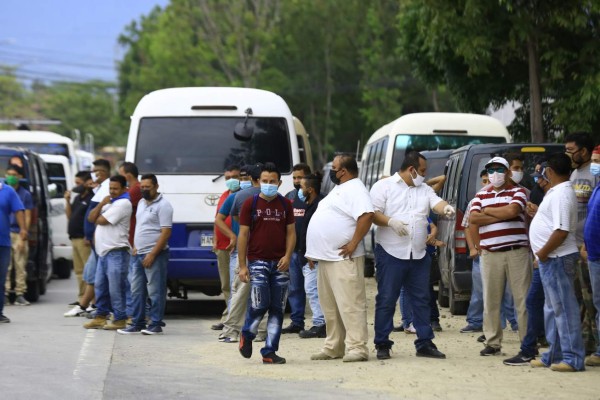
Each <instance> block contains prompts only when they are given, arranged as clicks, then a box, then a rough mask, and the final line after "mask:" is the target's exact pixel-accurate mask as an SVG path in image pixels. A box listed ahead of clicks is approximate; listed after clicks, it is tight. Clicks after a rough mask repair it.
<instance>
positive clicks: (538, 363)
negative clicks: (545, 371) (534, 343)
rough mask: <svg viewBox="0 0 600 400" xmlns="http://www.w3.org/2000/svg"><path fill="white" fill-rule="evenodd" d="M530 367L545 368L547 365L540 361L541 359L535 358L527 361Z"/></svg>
mask: <svg viewBox="0 0 600 400" xmlns="http://www.w3.org/2000/svg"><path fill="white" fill-rule="evenodd" d="M529 365H530V366H531V368H547V367H548V366H547V365H546V364H544V363H543V362H542V360H536V359H535V358H534V359H533V360H531V361H530V362H529Z"/></svg>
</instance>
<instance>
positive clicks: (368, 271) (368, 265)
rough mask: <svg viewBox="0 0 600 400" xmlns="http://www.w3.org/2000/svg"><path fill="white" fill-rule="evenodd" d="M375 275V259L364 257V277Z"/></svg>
mask: <svg viewBox="0 0 600 400" xmlns="http://www.w3.org/2000/svg"><path fill="white" fill-rule="evenodd" d="M374 276H375V260H371V259H369V258H367V259H365V278H372V277H374Z"/></svg>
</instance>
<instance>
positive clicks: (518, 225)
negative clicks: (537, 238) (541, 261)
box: [471, 185, 529, 251]
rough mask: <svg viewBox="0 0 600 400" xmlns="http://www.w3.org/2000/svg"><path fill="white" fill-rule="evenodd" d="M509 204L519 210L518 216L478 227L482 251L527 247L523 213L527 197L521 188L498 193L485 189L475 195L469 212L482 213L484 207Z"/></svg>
mask: <svg viewBox="0 0 600 400" xmlns="http://www.w3.org/2000/svg"><path fill="white" fill-rule="evenodd" d="M509 204H517V205H518V206H519V207H520V208H521V212H520V214H519V215H518V216H517V217H515V218H512V219H507V220H502V221H499V222H495V223H493V224H489V225H484V226H480V227H479V236H480V238H481V242H480V245H481V248H482V249H484V250H488V251H497V250H500V249H502V248H504V247H508V246H524V247H525V246H529V240H528V238H527V228H526V225H525V213H524V211H525V206H526V204H527V196H526V194H525V190H523V188H522V187H519V186H512V185H510V186H507V187H506V188H505V189H503V190H501V191H499V192H496V191H494V190H493V188H490V189H488V188H485V189H483V190H481V191H479V192H478V193H477V194H476V195H475V198H474V199H473V204H472V205H471V212H482V211H483V209H484V208H486V207H503V206H507V205H509Z"/></svg>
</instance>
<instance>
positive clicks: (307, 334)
mask: <svg viewBox="0 0 600 400" xmlns="http://www.w3.org/2000/svg"><path fill="white" fill-rule="evenodd" d="M298 336H300V337H301V338H302V339H312V338H325V337H327V328H326V327H325V325H321V326H313V327H312V328H310V329H309V330H303V331H300V333H298Z"/></svg>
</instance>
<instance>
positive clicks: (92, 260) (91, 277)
mask: <svg viewBox="0 0 600 400" xmlns="http://www.w3.org/2000/svg"><path fill="white" fill-rule="evenodd" d="M97 265H98V261H97V259H96V253H95V252H94V251H91V252H90V256H89V257H88V259H87V262H86V263H85V266H84V267H83V281H84V282H85V283H87V284H88V285H93V284H94V282H95V281H96V266H97Z"/></svg>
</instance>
